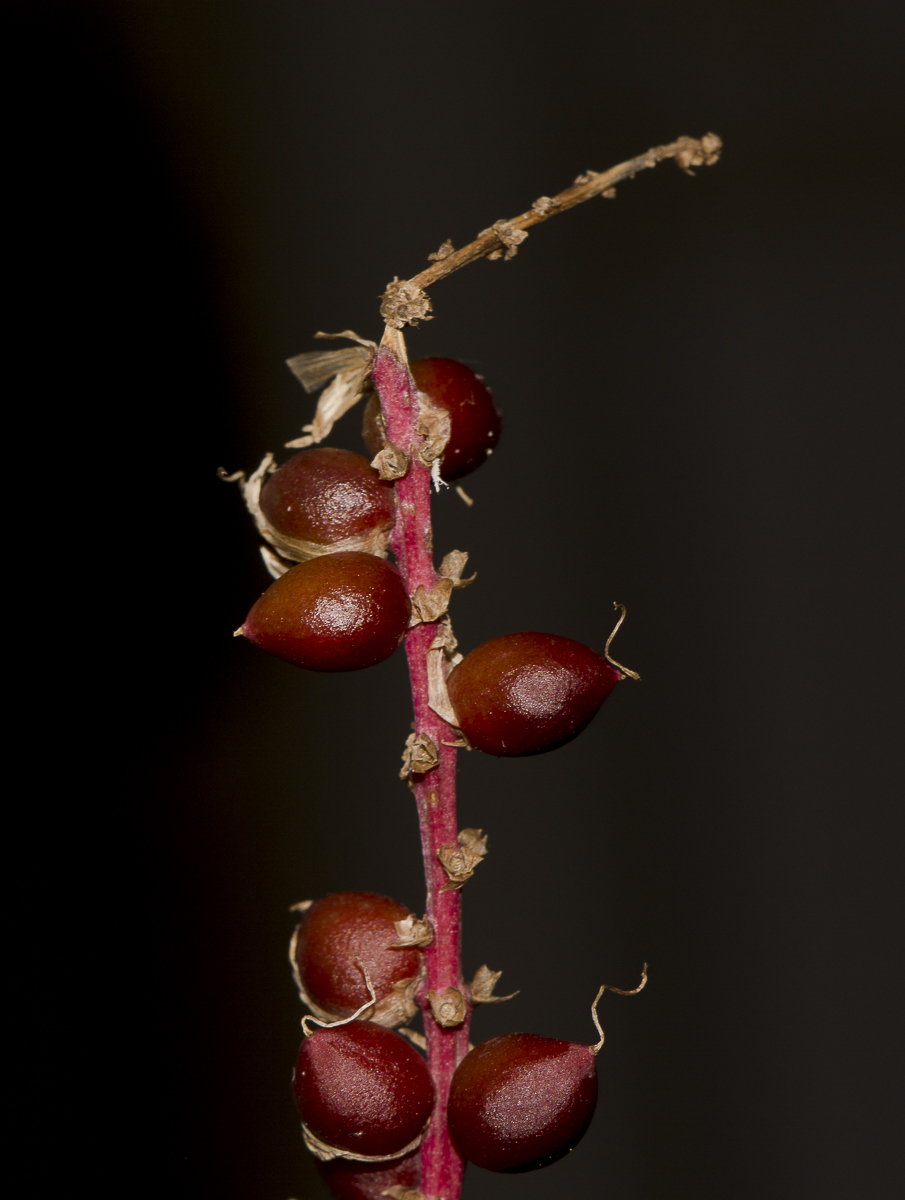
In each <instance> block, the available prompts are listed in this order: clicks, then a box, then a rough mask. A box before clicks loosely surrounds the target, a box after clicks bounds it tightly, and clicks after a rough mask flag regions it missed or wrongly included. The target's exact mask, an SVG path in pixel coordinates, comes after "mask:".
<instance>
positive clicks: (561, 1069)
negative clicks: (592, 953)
mask: <svg viewBox="0 0 905 1200" xmlns="http://www.w3.org/2000/svg"><path fill="white" fill-rule="evenodd" d="M720 150H721V142H720V139H719V138H718V137H716V136H715V135H713V134H707V135H706V136H705V137H703V138H701V139H694V138H687V137H683V138H679V139H678V140H677V141H675V142H672V143H670V144H669V145H665V146H660V147H656V148H654V149H652V150H649V151H648V152H647V153H646V154H642V155H640V156H638V157H637V158H634V159H630V160H629V161H627V162H625V163H621V164H620V165H619V166H616V167H613V168H612V169H611V170H609V171H606V172H603V173H596V172H588V173H586V174H584V175H581V176H579V177H578V179H577V180H576V181H575V183H574V184H573V185H572V187H570V188H567V189H566V190H565V191H563V192H561V193H560V194H559V195H557V196H554V197H549V196H541V197H540V198H539V199H538V200H536V201H535V202H534V204H533V205H532V206H531V208H530V209H528V211H527V212H524V213H522V214H521V215H519V216H517V217H515V218H513V219H512V220H503V221H497V222H495V223H494V224H493V225H492V226H490V227H489V228H488V229H485V230H484V231H483V232H482V233H481V234H480V235H479V236H478V238H477V239H475V241H473V242H471V243H469V245H467V246H465V247H463V248H462V249H460V250H455V249H454V248H453V247H452V245H451V243H449V242H445V243H444V244H443V245H442V246H441V247H440V249H439V250H438V251H437V252H436V253H435V254H432V255H430V260H431V263H432V265H431V266H429V267H428V268H427V269H426V270H425V271H423V272H421V273H420V274H419V275H416V276H415V277H414V278H412V279H408V280H400V279H398V278H396V279H394V280H393V281H392V283H390V284H389V285H388V287H387V290H386V293H385V295H384V298H383V303H382V306H381V315H382V317H383V319H384V322H385V331H384V334H383V337H382V339H381V341H380V343H379V344H377V343H375V342H372V341H368V340H367V339H365V338H361V337H359V336H358V335H357V334H355V333H353V332H352V331H350V330H346V331H345V332H344V333H342V334H332V335H327V334H319V335H318V336H319V337H324V338H326V337H330V338H341V339H345V340H346V341H349V342H351V343H352V345H351V346H347V347H344V348H340V349H332V350H317V351H313V352H310V353H304V354H300V355H297V356H296V357H295V358H293V359H290V360H289V364H288V365H289V366H290V368H291V369H292V371H293V372H294V373H295V375H296V376H297V377H298V379H299V380H300V382H301V383H302V385H303V386H304V387H305V389H306V391H309V392H312V391H315V390H317V389H319V388H323V389H324V390H323V391H322V392H321V395H320V398H319V400H318V403H317V409H316V412H315V415H314V418H313V420H312V422H311V424H309V425H307V426H305V429H304V432H303V436H302V437H300V438H296V439H294V440H293V441H291V442H288V443H287V446H288V447H289V448H291V449H296V450H301V453H299V454H296V455H295V456H294V457H293V458H290V459H289V460H288V462H286V463H284V464H283V465H282V466H280V467H277V466H276V464H275V462H274V457H273V455H272V454H268V455H267V456H266V457H265V459H264V460H263V462H262V463H261V465H260V466H259V467H258V469H257V471H255V472H254V473H253V474H252V475H251V476H250V477H249V478H248V479H246V478H245V475H244V474H243V473H241V472H238V473H236V474H235V475H232V476H227V475H225V473H221V474H222V477H223V478H228V479H233V480H238V481H239V483H240V485H241V487H242V491H243V495H244V498H245V501H246V504H247V505H248V508H249V511H250V512H251V514H252V516H253V518H254V520H255V523H256V524H257V527H258V529H259V531H260V533H261V535H262V537H263V538H264V542H265V545H263V546H262V555H263V558H264V561H265V564H266V565H267V568H268V570H269V571H270V573H271V575H272V576H273V577H274V582H273V583H272V584H271V585H270V587H269V588H268V589H267V591H266V592H265V593H264V594H263V595H262V596H261V598H260V599H259V600H258V601H257V602H256V603H255V605H254V606H253V607H252V609H251V612H250V613H249V615H248V618H247V619H246V621H245V623H244V624H243V626H242V627H241V629H239V630H237V633H238V634H243V635H244V636H245V637H247V638H248V639H249V640H250V641H252V642H253V643H254V644H255V645H257V646H259V647H261V648H262V649H264V650H267V651H269V652H270V653H273V654H276V655H278V656H279V657H281V658H284V659H287V660H288V661H290V662H292V663H295V664H296V665H298V666H302V667H306V668H308V669H311V670H316V671H344V670H356V669H360V668H364V667H367V666H370V665H372V664H374V663H377V662H380V661H382V660H383V659H384V658H386V657H388V656H389V655H390V654H392V653H393V652H394V651H395V650H396V649H397V647H398V646H399V645H400V644H404V646H405V653H406V657H407V659H408V666H409V675H410V680H411V687H412V702H413V709H414V724H413V732H412V733H411V735H410V736H409V738H408V740H407V742H406V745H405V749H404V753H403V767H402V771H401V776H402V778H403V779H405V780H406V781H407V783H408V785H409V787H410V788H411V791H412V793H413V797H414V800H415V804H416V810H417V815H418V821H419V825H420V830H421V841H422V849H423V857H424V869H425V882H426V890H427V899H426V905H425V914H424V916H423V917H422V918H418V917H417V916H416V915H415V914H414V913H410V912H408V911H407V910H406V909H405V907H404V906H402V905H400V904H398V903H397V902H396V901H394V900H391V899H389V898H387V897H383V896H376V895H373V894H372V893H365V892H349V893H340V894H337V895H333V896H328V897H325V898H323V899H321V900H318V901H315V902H310V901H308V902H304V903H303V904H301V905H298V906H296V907H297V908H298V909H299V910H300V911H301V913H302V918H301V921H300V923H299V926H298V928H297V929H296V932H295V935H294V936H293V941H292V946H291V950H290V958H291V962H292V969H293V972H294V974H295V977H296V982H297V983H298V986H299V991H300V994H301V996H302V999H303V1000H304V1001H305V1003H306V1004H307V1005H308V1007H309V1008H310V1010H311V1012H312V1013H313V1014H314V1015H313V1016H308V1017H305V1018H304V1019H303V1022H302V1024H303V1029H304V1033H305V1037H304V1040H303V1043H302V1048H301V1050H300V1052H299V1059H298V1063H297V1066H296V1073H295V1083H294V1087H295V1095H296V1101H297V1104H298V1106H299V1110H300V1112H301V1115H302V1118H303V1123H304V1130H305V1140H306V1143H307V1145H308V1146H309V1148H310V1149H311V1150H312V1151H313V1152H314V1153H315V1154H316V1155H317V1156H318V1159H319V1160H320V1164H321V1167H320V1169H321V1173H322V1176H323V1178H324V1179H325V1181H326V1182H327V1185H328V1186H329V1187H330V1189H331V1190H332V1191H333V1193H334V1194H335V1195H336V1196H338V1197H357V1198H367V1200H372V1198H374V1197H377V1196H389V1197H390V1198H391V1200H458V1198H459V1196H460V1192H461V1185H462V1175H463V1170H464V1166H465V1162H466V1160H471V1161H473V1162H475V1163H477V1164H478V1165H481V1166H484V1167H487V1168H489V1169H490V1170H496V1171H506V1172H518V1171H526V1170H533V1169H535V1168H538V1167H542V1166H546V1165H548V1164H550V1163H552V1162H555V1161H556V1160H557V1159H558V1158H561V1157H562V1156H563V1155H564V1154H566V1153H567V1152H568V1151H569V1150H570V1149H572V1147H574V1146H575V1145H576V1144H577V1142H578V1141H579V1139H580V1138H581V1137H582V1135H583V1134H584V1132H585V1130H586V1129H587V1127H588V1124H589V1122H590V1120H591V1116H592V1115H593V1111H594V1106H595V1103H596V1097H597V1068H596V1064H597V1054H598V1052H599V1050H600V1048H601V1047H602V1045H603V1034H602V1032H601V1036H600V1041H599V1042H598V1043H597V1044H596V1045H595V1046H591V1047H589V1046H585V1045H578V1044H575V1043H568V1042H563V1041H558V1040H556V1039H553V1038H549V1037H542V1036H540V1035H535V1034H524V1033H515V1034H507V1035H504V1036H503V1037H499V1038H493V1039H491V1040H490V1041H489V1042H486V1043H484V1044H483V1045H479V1046H477V1047H475V1048H472V1047H471V1046H470V1043H469V1023H470V1019H471V1015H472V1012H473V1010H474V1008H475V1007H476V1006H477V1005H479V1004H486V1003H494V1002H496V1001H498V1000H501V999H507V998H508V997H499V996H496V995H495V994H494V987H495V985H496V982H497V980H498V978H499V972H495V971H490V970H489V969H488V968H487V967H482V968H481V969H480V970H479V971H478V972H477V974H476V975H475V977H474V979H473V980H471V981H470V982H468V983H467V982H466V981H465V980H464V979H463V978H462V973H461V965H460V916H461V904H462V887H463V885H464V884H466V883H467V881H468V880H469V879H470V878H471V876H472V875H473V874H474V871H475V869H476V867H477V866H478V865H479V863H480V862H481V861H482V859H483V858H484V857H485V855H486V853H487V838H486V837H485V836H484V835H483V833H482V831H481V830H480V829H459V828H458V825H457V821H456V806H455V764H456V756H457V754H458V753H459V752H460V751H462V750H470V749H477V750H478V751H483V752H485V753H489V754H494V755H500V756H503V757H508V756H514V755H528V754H538V753H542V752H545V751H549V750H553V749H555V748H557V747H558V746H562V745H564V744H565V743H566V742H568V741H570V740H571V739H572V738H574V737H576V736H577V735H578V734H579V733H581V731H582V730H583V729H584V728H585V727H586V726H587V724H588V723H589V722H590V721H591V720H592V718H593V717H594V715H595V714H596V713H597V712H598V710H599V709H600V707H601V705H602V704H603V702H604V701H605V700H606V698H607V696H609V695H610V693H611V692H612V691H613V689H614V688H615V686H616V684H617V683H619V682H620V681H622V680H623V679H624V678H626V677H632V678H635V679H637V678H638V676H637V675H636V674H635V673H634V672H632V671H629V670H628V669H627V668H625V667H623V666H621V665H620V664H619V663H617V662H616V661H615V660H614V659H612V658H611V657H610V654H609V648H610V642H611V641H612V634H611V635H610V638H609V640H608V641H607V643H606V645H605V646H604V648H603V652H602V654H601V653H598V652H597V651H596V650H594V649H592V648H591V647H588V646H585V645H582V644H581V643H579V642H575V641H573V640H572V639H570V638H565V637H561V636H558V635H555V634H549V633H538V632H533V631H527V632H515V633H511V634H508V635H506V636H504V637H499V638H495V639H493V640H492V641H490V642H486V643H485V644H484V645H483V646H479V647H477V648H476V649H474V650H472V651H471V653H469V654H468V655H467V656H465V657H463V656H462V655H461V654H459V653H458V651H457V643H456V639H455V636H454V634H453V630H452V624H451V620H450V616H449V612H448V609H449V605H450V600H451V597H452V593H453V592H454V591H455V590H456V589H457V588H461V587H465V586H466V585H467V584H468V583H470V582H471V580H470V579H468V578H465V577H464V569H465V563H466V559H467V555H466V554H465V553H463V552H461V551H458V550H450V551H449V552H448V553H446V554H445V555H444V557H443V559H442V561H441V564H440V566H439V569H437V568H435V566H434V561H433V534H432V528H431V511H430V504H431V494H432V491H433V490H435V489H437V490H438V489H439V488H440V487H442V486H444V485H445V484H447V483H448V482H451V481H454V480H457V479H460V478H462V477H463V476H465V475H466V474H468V473H469V472H471V471H473V470H475V469H477V468H478V467H480V466H481V465H482V464H483V463H484V462H485V461H486V460H487V457H488V455H489V454H490V453H491V452H492V451H493V449H494V447H495V446H496V444H497V441H498V439H499V437H500V418H499V414H498V413H497V410H496V408H495V405H494V403H493V398H492V396H491V394H490V392H489V390H488V388H487V387H486V385H485V384H484V382H483V380H482V379H480V377H479V376H477V375H475V373H474V372H473V371H471V370H470V369H469V368H468V367H466V366H464V365H463V364H461V363H457V362H455V361H454V360H451V359H446V358H428V359H421V360H418V361H416V362H413V363H409V361H408V357H407V353H406V346H405V340H404V337H403V333H402V330H403V329H404V328H405V327H406V326H407V325H414V324H417V322H419V321H421V320H427V319H430V316H429V314H430V312H431V309H432V304H431V300H430V299H429V297H428V295H427V290H426V289H427V288H429V287H430V286H432V285H433V284H435V283H437V282H438V281H439V280H441V279H443V278H444V277H445V276H446V275H449V274H450V273H452V272H453V271H455V270H457V269H459V268H460V267H463V266H465V265H467V264H468V263H470V262H474V261H476V260H477V259H479V258H487V259H490V260H498V259H502V260H508V259H511V258H512V257H513V256H514V255H515V254H516V252H517V250H518V248H519V247H520V246H521V245H522V243H523V242H524V241H525V239H526V237H527V236H528V230H529V229H530V228H532V227H533V226H535V225H538V224H541V223H542V222H544V221H546V220H548V219H549V218H550V217H551V216H554V215H555V214H557V213H560V212H564V211H565V210H566V209H568V208H571V207H573V206H574V205H576V204H579V203H581V202H583V201H585V200H589V199H591V198H592V197H594V196H612V195H613V189H614V187H615V186H616V185H617V184H618V183H620V182H621V181H623V180H626V179H631V178H633V177H634V176H635V174H637V172H639V171H641V170H644V169H646V168H649V167H653V166H655V165H656V164H657V163H659V162H661V161H663V160H664V159H667V158H672V159H675V160H676V162H677V164H678V165H679V167H680V168H681V169H682V170H684V171H686V172H688V173H690V174H692V173H693V170H692V168H694V167H699V166H703V165H711V164H713V163H715V162H716V161H717V159H718V158H719V155H720ZM324 385H326V386H324ZM365 396H368V399H367V403H366V405H365V413H364V428H363V435H364V440H365V445H366V447H367V448H368V450H369V452H370V454H371V456H372V457H371V461H370V462H368V460H366V459H364V458H362V457H361V456H360V455H356V454H351V453H349V452H347V451H342V450H334V449H330V448H329V447H323V446H321V445H320V443H322V442H323V441H324V439H325V438H326V437H327V436H328V435H329V434H330V431H331V429H332V428H333V425H334V423H335V422H336V421H337V420H338V419H339V418H340V417H341V416H342V415H343V414H344V413H345V412H347V411H348V410H349V409H350V408H352V407H353V405H355V404H356V403H357V402H358V401H359V400H360V399H362V398H363V397H365ZM311 447H317V448H316V449H311ZM390 553H391V554H392V555H393V556H394V558H395V565H393V564H392V563H391V562H389V561H388V558H387V555H388V554H390ZM616 607H621V606H619V605H617V606H616ZM624 616H625V610H624V609H622V613H621V615H620V617H619V621H618V622H617V624H616V629H618V627H619V624H621V622H622V620H623V618H624ZM616 629H614V630H613V633H615V632H616ZM646 981H647V975H646V969H645V973H644V974H643V976H642V981H641V984H640V985H639V986H638V987H637V988H634V989H632V990H631V991H623V992H622V994H624V995H631V994H634V993H635V992H638V991H640V990H641V987H643V986H644V984H645V983H646ZM607 986H608V985H607ZM603 990H604V989H603V988H601V990H600V992H599V993H598V996H597V1000H599V998H600V995H601V994H602V992H603ZM612 990H613V991H621V989H618V988H613V989H612ZM597 1000H595V1002H594V1009H593V1015H594V1021H595V1023H596V1022H597V1016H596V1004H597ZM419 1010H420V1012H421V1014H422V1015H423V1020H424V1034H423V1036H422V1035H421V1034H419V1033H417V1032H416V1031H414V1030H411V1029H409V1028H408V1023H409V1022H410V1021H411V1020H412V1019H413V1017H415V1016H416V1015H417V1013H418V1012H419ZM397 1027H398V1028H399V1029H400V1032H396V1031H395V1030H396V1028H397ZM597 1027H598V1030H599V1029H600V1027H599V1025H598V1026H597ZM403 1035H404V1036H403ZM421 1049H423V1051H424V1057H422V1055H421V1053H420V1052H419V1051H420V1050H421Z"/></svg>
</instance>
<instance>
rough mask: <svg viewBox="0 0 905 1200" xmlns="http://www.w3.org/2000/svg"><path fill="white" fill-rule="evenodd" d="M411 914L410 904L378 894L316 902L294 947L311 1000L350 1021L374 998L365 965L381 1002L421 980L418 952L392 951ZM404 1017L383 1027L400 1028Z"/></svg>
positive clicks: (300, 927) (296, 963) (301, 979)
mask: <svg viewBox="0 0 905 1200" xmlns="http://www.w3.org/2000/svg"><path fill="white" fill-rule="evenodd" d="M411 916H412V914H411V913H410V912H409V911H408V909H407V908H406V907H405V905H404V904H400V903H399V902H398V901H397V900H391V899H390V898H389V897H388V896H378V895H376V894H375V893H374V892H337V893H336V894H335V895H332V896H324V898H323V899H322V900H315V902H314V903H313V904H312V905H311V907H310V908H308V909H306V911H305V914H304V916H303V917H302V920H301V922H300V923H299V925H298V927H297V929H296V931H295V934H294V936H293V939H292V948H291V953H292V961H293V964H294V967H295V970H296V972H297V975H298V981H299V983H300V985H301V988H302V990H303V991H304V994H305V999H306V1000H308V1001H311V1002H313V1004H314V1005H316V1006H317V1008H318V1009H320V1010H321V1012H322V1013H323V1014H325V1015H326V1016H328V1017H333V1018H337V1017H350V1016H351V1015H352V1013H354V1012H357V1010H358V1009H359V1008H361V1006H362V1005H363V1004H366V1003H367V1002H368V999H369V996H370V993H369V991H368V988H367V985H366V983H365V976H364V972H363V971H362V968H361V964H362V963H364V964H365V965H366V966H367V969H368V974H369V976H370V980H371V986H372V987H373V989H374V992H375V994H376V996H377V1000H378V1001H380V1000H383V999H384V998H385V997H387V996H392V995H393V991H394V985H395V984H399V983H402V982H403V981H405V980H413V979H415V978H416V977H417V976H418V973H419V971H420V970H421V955H420V954H419V952H418V950H416V949H405V950H391V949H390V948H389V947H390V946H392V945H393V943H394V942H398V941H399V934H398V933H397V931H396V926H395V922H396V921H403V920H405V918H406V917H411ZM318 1015H320V1014H318ZM390 1015H391V1017H392V1015H393V1014H390ZM408 1015H409V1016H411V1013H409V1014H408ZM404 1017H405V1014H404V1013H403V1012H400V1013H399V1020H395V1019H391V1020H390V1021H387V1020H383V1019H382V1020H380V1024H382V1025H386V1024H389V1023H392V1024H398V1023H399V1021H401V1020H402V1019H404Z"/></svg>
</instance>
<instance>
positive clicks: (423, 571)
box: [372, 330, 469, 1200]
mask: <svg viewBox="0 0 905 1200" xmlns="http://www.w3.org/2000/svg"><path fill="white" fill-rule="evenodd" d="M372 380H373V383H374V387H375V389H376V391H377V394H378V396H379V397H380V406H381V409H382V411H383V416H384V420H385V421H386V430H387V438H388V439H389V441H391V442H392V443H393V444H394V445H395V446H398V447H399V448H400V449H401V450H403V452H404V453H405V454H406V455H407V456H408V457H409V460H410V461H409V466H408V470H407V471H406V473H405V475H404V476H403V477H402V479H400V480H399V481H398V482H397V484H396V493H397V507H398V512H399V517H398V519H397V522H396V527H395V529H394V530H393V534H392V537H391V540H390V545H391V547H392V550H393V553H394V554H395V555H396V561H397V562H398V564H399V569H400V571H401V572H402V575H403V577H404V579H405V581H406V586H407V587H408V591H409V594H410V595H411V594H414V592H415V589H416V588H417V587H418V586H419V585H422V586H423V587H424V589H425V591H427V592H430V591H432V590H433V588H434V585H435V584H436V582H437V578H438V576H437V574H436V572H435V571H434V566H433V553H432V551H433V546H432V534H431V517H430V491H431V474H430V470H429V469H428V468H427V467H425V466H423V465H422V464H421V463H420V462H418V461H417V459H416V458H415V455H414V453H413V451H414V450H415V449H417V444H418V443H419V442H420V441H421V440H422V439H421V435H420V434H419V433H417V431H416V428H415V425H416V422H417V419H418V416H419V410H418V406H417V404H416V401H415V392H416V389H415V384H414V382H413V380H412V377H411V375H410V374H409V370H408V361H407V359H406V357H405V346H404V343H403V340H402V336H401V334H398V333H396V332H395V331H393V330H390V331H388V336H387V337H385V338H384V340H383V342H382V344H381V346H380V349H379V350H378V352H377V357H376V359H375V361H374V367H373V372H372ZM436 633H437V626H436V623H425V624H420V625H416V626H415V627H414V628H413V629H410V630H409V631H408V633H407V634H406V637H405V651H406V655H407V657H408V664H409V674H410V676H411V682H412V702H413V706H414V710H415V731H416V733H418V734H422V735H424V736H425V737H427V738H429V739H430V741H431V742H432V743H433V745H434V747H435V748H436V751H437V756H438V759H439V762H438V763H437V765H436V766H435V767H434V768H433V769H432V770H430V771H428V772H426V773H425V774H413V775H412V777H411V782H412V789H413V791H414V794H415V800H416V803H417V805H418V821H419V824H420V826H421V846H422V851H423V854H424V873H425V881H426V884H427V905H426V915H427V918H428V920H429V921H430V922H431V924H432V926H433V930H434V940H433V942H432V943H431V944H430V945H429V946H428V947H427V948H426V949H425V951H424V959H425V966H426V968H427V981H426V984H425V986H424V988H423V991H422V995H421V996H420V997H419V999H420V1002H421V1006H422V1009H423V1011H424V1029H425V1036H426V1039H427V1061H428V1066H429V1067H430V1072H431V1075H432V1076H433V1079H434V1086H435V1087H436V1089H437V1101H436V1105H435V1108H434V1114H433V1118H432V1120H431V1124H430V1126H429V1128H428V1130H427V1132H426V1134H425V1135H424V1140H423V1141H422V1143H421V1174H422V1178H421V1187H422V1190H423V1191H424V1194H425V1195H426V1196H437V1197H440V1196H442V1197H443V1198H444V1200H458V1196H459V1194H460V1191H461V1187H462V1171H463V1167H464V1163H463V1162H462V1160H461V1158H460V1157H459V1155H458V1154H457V1153H456V1151H455V1150H454V1149H453V1147H452V1145H451V1144H450V1141H449V1136H448V1134H447V1130H446V1098H447V1095H448V1094H449V1085H450V1081H451V1080H452V1077H453V1072H454V1071H455V1069H456V1066H457V1065H458V1064H459V1062H461V1060H462V1059H463V1058H464V1057H465V1054H466V1052H467V1050H468V1023H469V1021H468V1019H469V1009H468V1007H467V1006H466V1008H465V1013H464V1020H463V1021H462V1023H461V1024H459V1025H456V1026H453V1027H449V1028H443V1027H441V1026H440V1025H439V1024H438V1023H437V1022H436V1021H435V1020H434V1018H433V1013H432V1010H431V1007H430V1003H429V1001H428V992H433V993H435V994H436V995H439V996H442V995H443V994H444V992H445V991H446V989H447V988H455V989H456V990H457V991H458V992H459V993H460V995H464V993H465V988H464V986H463V982H462V968H461V953H460V940H461V939H460V929H461V912H462V899H461V893H460V892H459V891H456V890H453V889H451V888H449V887H447V886H446V885H447V884H448V883H449V879H448V877H447V875H446V873H445V871H444V870H443V867H442V866H441V865H440V860H439V859H438V857H437V853H438V851H439V850H440V849H441V848H442V847H443V846H450V847H455V846H456V844H457V842H456V835H457V833H458V827H457V824H456V759H455V755H456V751H455V749H454V748H453V747H452V746H451V745H449V744H448V743H451V742H454V741H456V740H457V733H456V730H455V729H453V728H452V726H450V725H447V723H446V722H445V721H444V720H443V719H442V717H440V716H438V715H437V713H435V712H434V710H433V709H432V708H431V707H430V706H429V704H428V686H427V653H428V650H429V649H430V645H431V642H432V641H433V640H434V637H435V635H436Z"/></svg>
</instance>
